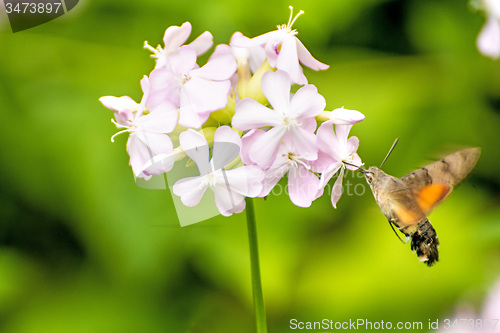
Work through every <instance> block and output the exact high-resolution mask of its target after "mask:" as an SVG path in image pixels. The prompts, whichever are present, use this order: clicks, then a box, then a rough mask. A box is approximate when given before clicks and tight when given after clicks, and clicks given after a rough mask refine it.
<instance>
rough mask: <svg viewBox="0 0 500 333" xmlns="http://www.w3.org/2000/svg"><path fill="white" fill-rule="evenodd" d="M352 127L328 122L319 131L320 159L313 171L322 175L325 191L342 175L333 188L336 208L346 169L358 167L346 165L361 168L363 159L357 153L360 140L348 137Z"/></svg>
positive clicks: (332, 194) (315, 162)
mask: <svg viewBox="0 0 500 333" xmlns="http://www.w3.org/2000/svg"><path fill="white" fill-rule="evenodd" d="M351 127H352V125H335V130H334V129H333V122H332V121H327V122H324V123H323V124H321V126H320V127H319V129H318V132H317V136H318V148H319V150H320V152H319V154H318V159H317V160H316V161H314V163H313V164H314V165H313V170H314V171H316V172H320V173H321V178H320V184H319V188H320V191H323V188H324V187H325V186H326V184H327V183H328V181H329V180H330V179H331V178H332V177H333V176H334V175H335V174H336V173H337V172H338V171H339V170H340V173H339V175H338V177H337V180H336V181H335V184H334V185H333V188H332V193H331V200H332V205H333V207H334V208H337V202H338V201H339V199H340V197H341V195H342V178H343V177H344V169H345V168H347V169H349V170H356V169H357V168H356V167H353V166H352V165H349V164H345V163H344V162H347V163H351V164H353V165H357V166H361V159H360V157H359V155H358V154H357V153H356V151H357V150H358V146H359V139H358V138H357V137H355V136H352V137H350V138H349V137H348V136H349V131H350V130H351Z"/></svg>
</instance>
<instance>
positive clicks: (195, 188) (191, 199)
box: [172, 175, 207, 207]
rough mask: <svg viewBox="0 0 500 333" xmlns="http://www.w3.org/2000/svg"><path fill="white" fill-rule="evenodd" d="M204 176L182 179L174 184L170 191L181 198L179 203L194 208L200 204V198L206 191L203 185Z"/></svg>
mask: <svg viewBox="0 0 500 333" xmlns="http://www.w3.org/2000/svg"><path fill="white" fill-rule="evenodd" d="M203 177H206V175H205V176H196V177H188V178H183V179H180V180H178V181H176V182H175V184H174V186H173V187H172V190H173V192H174V194H175V195H177V196H179V197H181V201H182V203H183V204H184V205H186V206H188V207H194V206H196V205H197V204H199V203H200V200H201V198H203V195H204V194H205V191H206V190H207V186H204V185H203V182H204V178H203Z"/></svg>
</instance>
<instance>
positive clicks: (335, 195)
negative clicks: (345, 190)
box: [331, 168, 344, 209]
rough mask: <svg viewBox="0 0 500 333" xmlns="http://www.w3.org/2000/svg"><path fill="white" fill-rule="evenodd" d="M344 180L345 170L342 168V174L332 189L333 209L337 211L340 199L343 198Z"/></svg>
mask: <svg viewBox="0 0 500 333" xmlns="http://www.w3.org/2000/svg"><path fill="white" fill-rule="evenodd" d="M343 178H344V169H343V168H342V169H341V170H340V174H339V176H338V177H337V180H335V184H333V187H332V196H331V200H332V206H333V208H335V209H337V202H338V201H339V199H340V197H341V196H342V179H343Z"/></svg>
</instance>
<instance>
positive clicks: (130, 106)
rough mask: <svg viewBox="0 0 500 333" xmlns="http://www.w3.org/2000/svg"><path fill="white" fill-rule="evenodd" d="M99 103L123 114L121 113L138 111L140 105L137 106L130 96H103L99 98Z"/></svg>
mask: <svg viewBox="0 0 500 333" xmlns="http://www.w3.org/2000/svg"><path fill="white" fill-rule="evenodd" d="M99 102H101V103H102V105H104V106H105V107H107V108H108V109H110V110H111V111H115V112H121V111H130V112H133V111H137V108H138V106H139V104H137V103H136V102H135V101H134V100H133V99H132V98H130V97H129V96H121V97H115V96H102V97H101V98H99Z"/></svg>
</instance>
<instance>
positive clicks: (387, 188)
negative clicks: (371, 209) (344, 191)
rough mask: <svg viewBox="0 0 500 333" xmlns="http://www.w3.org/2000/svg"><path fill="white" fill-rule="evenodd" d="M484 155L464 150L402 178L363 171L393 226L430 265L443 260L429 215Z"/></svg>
mask: <svg viewBox="0 0 500 333" xmlns="http://www.w3.org/2000/svg"><path fill="white" fill-rule="evenodd" d="M396 142H397V140H396ZM396 142H394V144H393V146H392V148H391V151H392V149H393V148H394V146H395V144H396ZM391 151H389V154H390V153H391ZM480 153H481V150H480V148H467V149H463V150H460V151H457V152H455V153H453V154H451V155H448V156H446V157H445V158H443V159H441V160H439V161H437V162H434V163H431V164H429V165H427V166H425V167H423V168H420V169H417V170H415V171H413V172H410V173H409V174H407V175H405V176H403V177H401V178H396V177H393V176H391V175H388V174H386V173H385V172H383V171H382V170H380V169H379V168H377V167H370V168H368V170H362V171H363V173H364V174H365V178H366V180H367V182H368V184H370V188H371V190H372V192H373V196H374V197H375V201H377V204H378V205H379V207H380V209H381V210H382V213H384V215H385V216H386V217H387V220H388V221H389V224H391V227H392V226H393V225H394V226H396V227H397V228H398V229H399V231H401V232H402V233H403V234H405V235H406V237H407V239H408V240H410V239H411V250H412V251H413V252H416V253H417V256H418V258H419V260H420V261H424V262H425V263H426V264H427V266H432V265H433V264H434V263H435V262H436V261H438V260H439V253H438V246H439V241H438V237H437V234H436V230H434V227H433V226H432V224H431V223H430V222H429V220H428V219H427V214H429V213H430V211H431V210H432V209H433V208H434V207H435V206H436V205H437V204H438V203H440V202H441V201H443V200H444V199H445V198H446V197H447V196H448V194H450V192H451V190H452V189H453V187H454V186H456V185H457V184H458V183H460V182H461V181H462V180H463V179H464V178H465V177H466V176H467V175H468V174H469V173H470V172H471V171H472V169H473V168H474V166H475V165H476V163H477V161H478V159H479V155H480ZM389 154H388V155H387V156H386V159H387V157H388V156H389ZM384 162H385V159H384ZM384 162H382V164H383V163H384ZM380 167H382V165H381V166H380Z"/></svg>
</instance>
